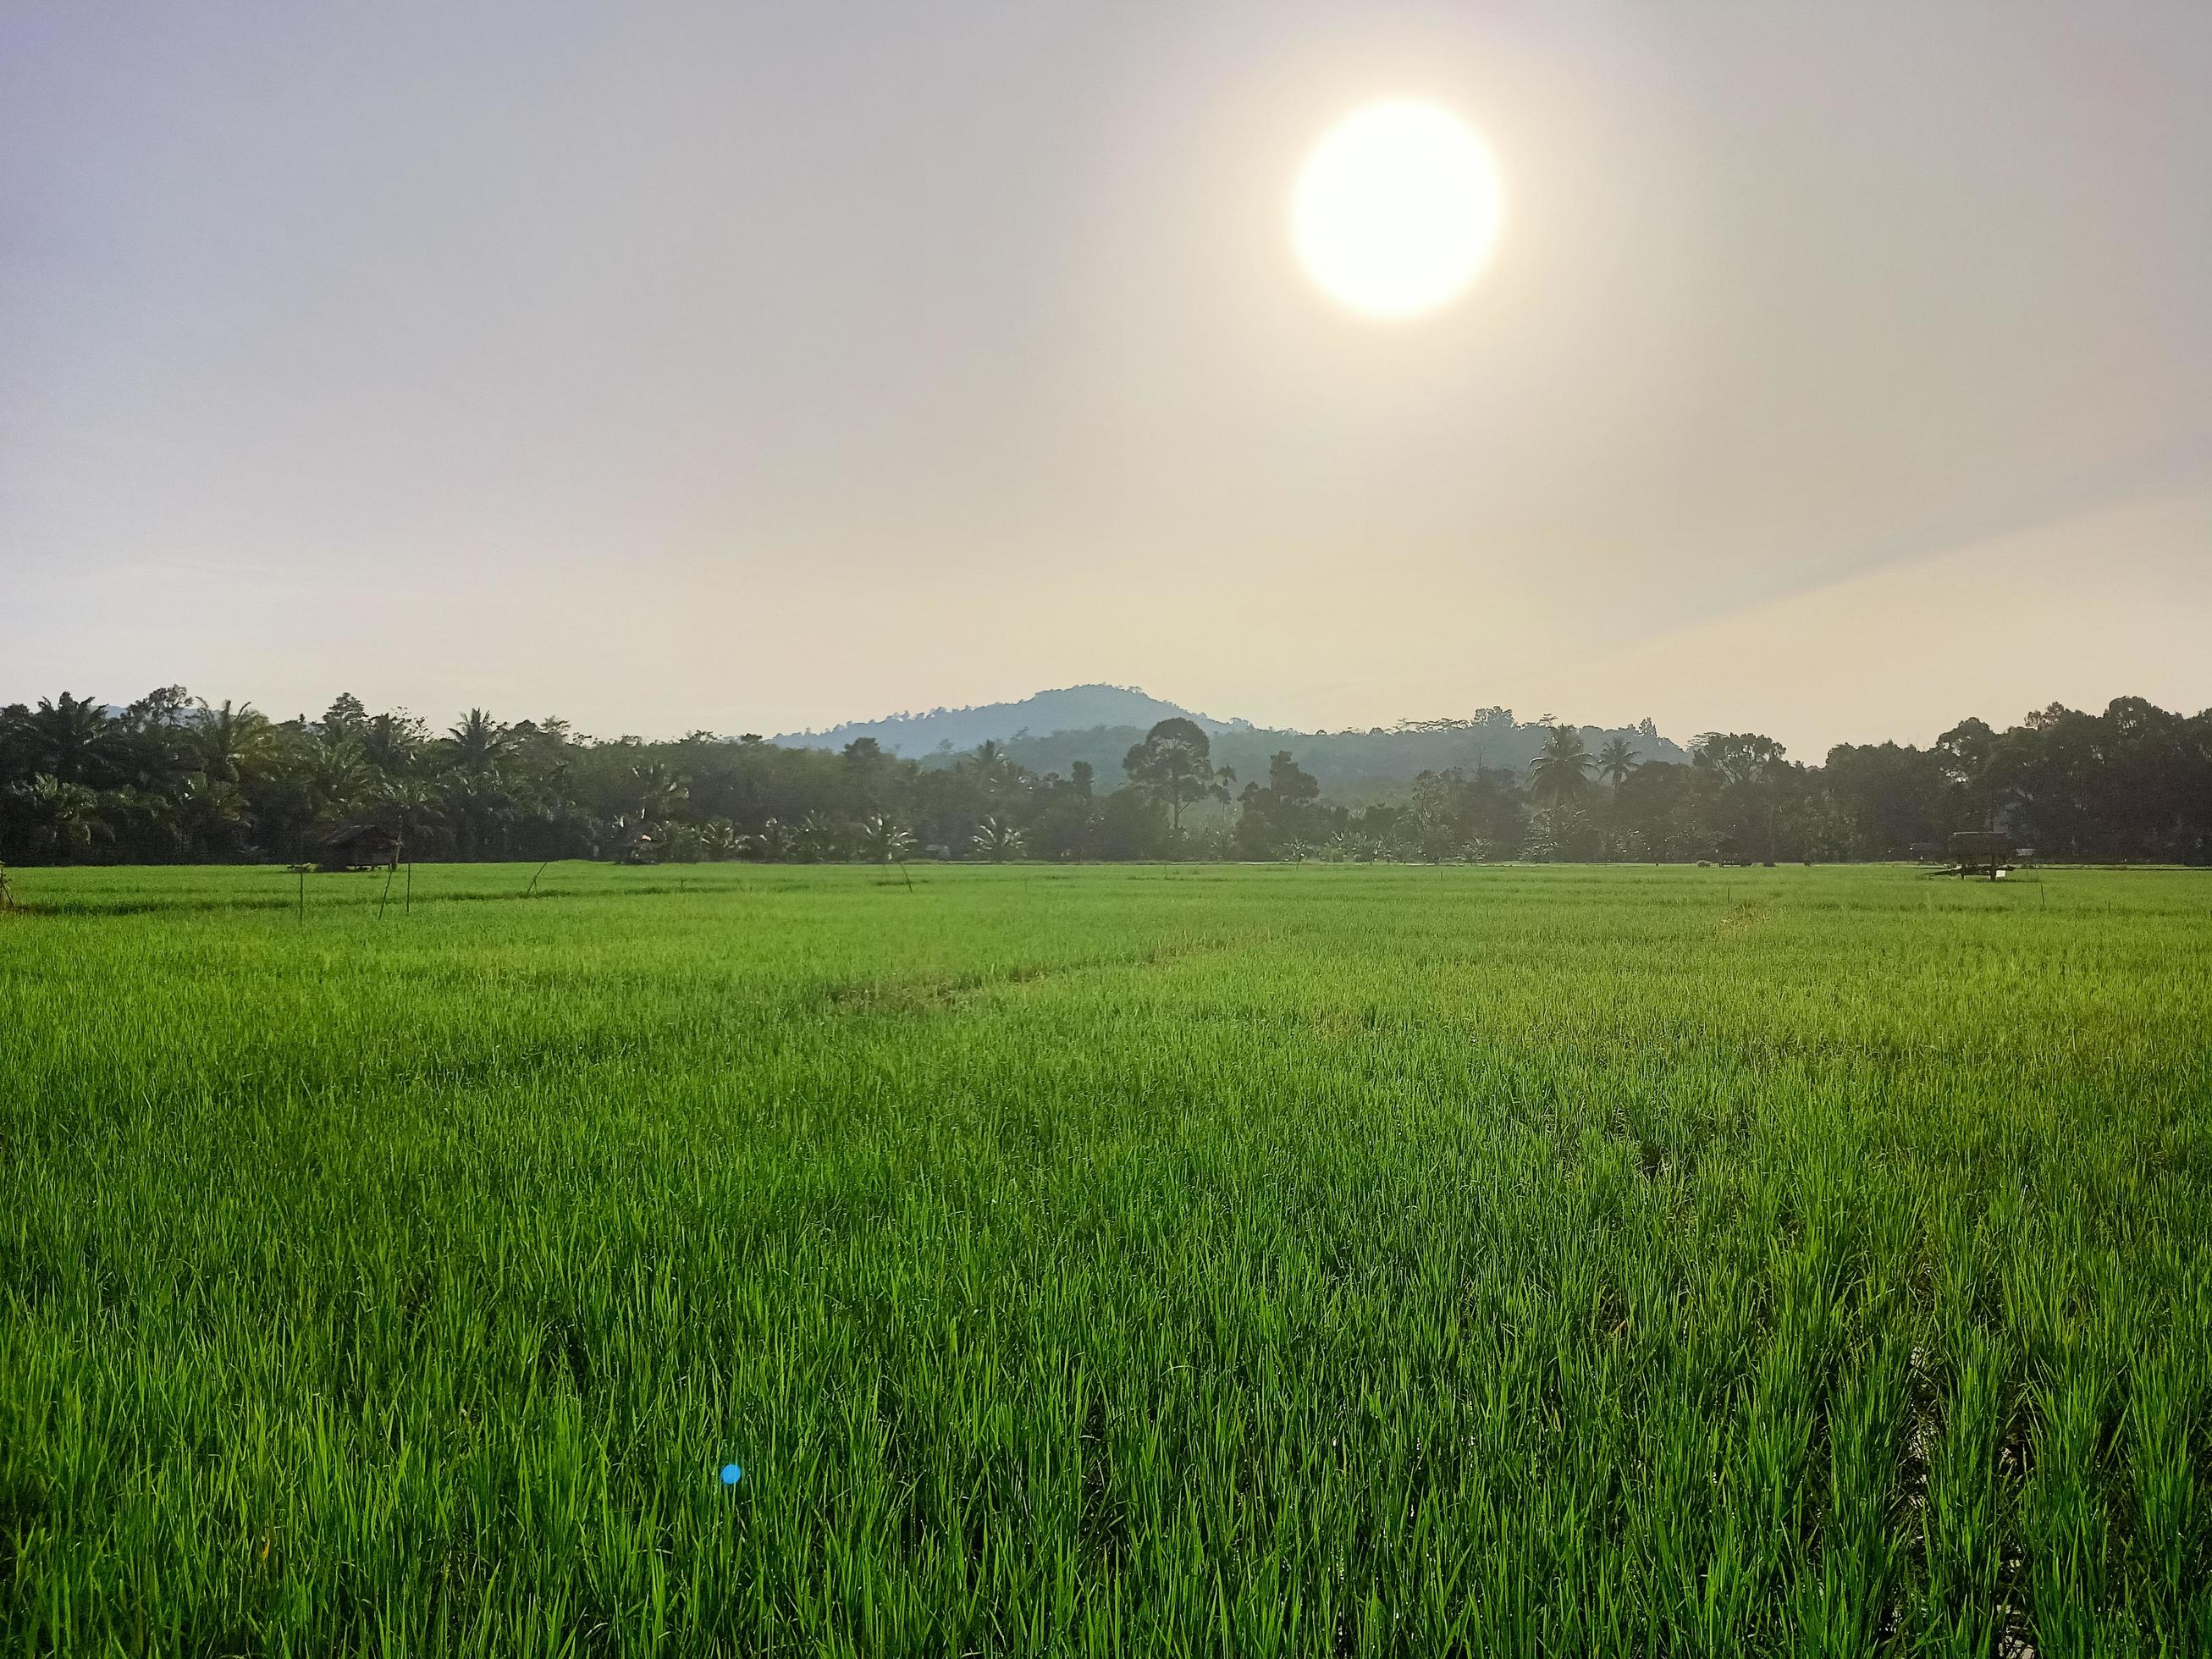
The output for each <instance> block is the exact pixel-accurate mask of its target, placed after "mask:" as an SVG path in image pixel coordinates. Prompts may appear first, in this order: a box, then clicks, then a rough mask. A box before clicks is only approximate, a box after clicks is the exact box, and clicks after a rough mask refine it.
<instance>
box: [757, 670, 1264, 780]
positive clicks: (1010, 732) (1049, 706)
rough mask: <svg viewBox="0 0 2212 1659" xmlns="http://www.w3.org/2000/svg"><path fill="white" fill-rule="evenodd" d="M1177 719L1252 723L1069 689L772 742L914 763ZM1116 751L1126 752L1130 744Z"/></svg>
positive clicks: (1149, 699)
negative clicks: (871, 752) (857, 748)
mask: <svg viewBox="0 0 2212 1659" xmlns="http://www.w3.org/2000/svg"><path fill="white" fill-rule="evenodd" d="M1176 714H1180V715H1182V717H1183V718H1184V719H1185V720H1195V721H1197V722H1198V724H1199V725H1200V726H1204V727H1205V728H1206V731H1207V732H1209V733H1211V734H1214V735H1218V734H1220V733H1222V732H1249V731H1250V730H1251V729H1252V723H1251V722H1250V721H1249V720H1215V719H1213V718H1212V716H1211V715H1208V714H1198V713H1196V712H1194V710H1191V709H1188V708H1182V707H1180V706H1179V705H1177V704H1175V703H1171V702H1162V701H1161V700H1160V699H1159V698H1158V697H1154V696H1147V695H1146V693H1144V692H1142V691H1140V690H1138V689H1137V688H1136V687H1135V686H1133V685H1070V686H1063V687H1062V688H1060V690H1056V691H1040V692H1038V693H1037V694H1036V696H1030V697H1024V698H1023V699H1022V700H1021V701H1020V702H987V703H982V704H980V705H978V706H976V707H975V708H933V709H931V710H930V711H929V712H928V713H927V714H889V715H886V716H884V718H883V719H882V720H848V721H847V722H846V723H845V724H844V725H842V726H831V727H830V728H829V730H828V731H826V732H785V733H784V734H783V735H782V736H781V737H778V738H774V739H773V741H774V742H775V743H777V744H781V746H782V747H784V748H787V749H842V748H843V747H844V746H845V745H846V744H848V743H851V742H853V741H854V739H855V738H874V739H875V740H876V741H877V742H878V743H879V744H882V745H883V747H884V750H885V751H886V752H887V753H890V754H894V755H905V756H909V757H917V758H918V757H921V756H924V755H928V754H931V753H933V752H934V751H936V750H939V749H942V748H944V747H945V746H946V745H947V744H950V745H951V747H952V748H954V749H956V750H957V749H973V748H974V747H975V745H976V744H979V743H982V742H984V741H985V740H987V739H989V740H992V741H995V742H999V743H1011V742H1013V741H1014V740H1015V739H1017V738H1028V737H1031V736H1050V735H1051V734H1052V733H1054V732H1080V731H1085V730H1089V729H1091V728H1094V727H1099V726H1113V727H1121V726H1134V727H1136V728H1138V731H1137V735H1138V737H1142V736H1143V735H1144V733H1145V732H1146V730H1148V729H1149V728H1150V727H1152V726H1153V725H1155V724H1157V723H1158V721H1161V720H1166V719H1168V718H1169V717H1170V715H1176ZM1130 741H1131V742H1133V741H1135V739H1134V738H1132V739H1131V740H1130ZM1121 747H1122V749H1127V747H1128V744H1126V743H1125V744H1122V746H1121ZM1114 758H1115V764H1116V765H1119V764H1120V763H1121V750H1115V756H1114Z"/></svg>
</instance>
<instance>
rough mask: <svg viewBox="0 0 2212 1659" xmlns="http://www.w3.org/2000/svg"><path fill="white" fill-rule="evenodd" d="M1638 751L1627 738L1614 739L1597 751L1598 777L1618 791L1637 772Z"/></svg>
mask: <svg viewBox="0 0 2212 1659" xmlns="http://www.w3.org/2000/svg"><path fill="white" fill-rule="evenodd" d="M1636 767H1637V755H1636V750H1633V749H1632V748H1631V747H1629V744H1628V739H1627V738H1613V739H1612V740H1611V741H1610V742H1608V743H1607V744H1606V746H1605V747H1604V748H1602V749H1601V750H1598V751H1597V775H1598V776H1600V777H1601V778H1603V779H1604V780H1605V781H1607V783H1609V784H1611V785H1612V786H1613V787H1614V788H1616V789H1618V788H1620V786H1621V785H1622V784H1624V783H1626V782H1627V781H1628V780H1629V779H1630V777H1631V776H1632V775H1634V773H1635V771H1636Z"/></svg>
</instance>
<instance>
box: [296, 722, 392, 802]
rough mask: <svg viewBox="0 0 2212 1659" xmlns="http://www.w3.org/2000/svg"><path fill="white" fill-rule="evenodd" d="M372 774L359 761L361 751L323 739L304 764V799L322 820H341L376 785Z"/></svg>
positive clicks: (342, 742)
mask: <svg viewBox="0 0 2212 1659" xmlns="http://www.w3.org/2000/svg"><path fill="white" fill-rule="evenodd" d="M375 781H376V780H375V775H374V773H372V772H371V771H370V770H369V769H368V766H367V765H366V764H365V763H363V762H362V757H361V750H360V749H359V748H358V747H356V745H355V744H353V743H352V742H350V741H349V740H348V739H346V738H325V739H323V740H322V741H321V742H319V743H318V744H315V746H314V749H313V752H312V755H311V757H310V758H309V760H308V763H307V797H308V799H310V800H312V801H313V803H314V805H315V810H316V811H317V812H319V813H320V814H322V815H323V816H324V817H342V816H343V815H344V814H345V813H346V812H348V811H350V810H352V807H353V805H354V803H355V802H356V801H357V800H359V799H361V798H362V796H363V795H365V794H367V793H368V790H369V788H370V787H371V785H373V784H374V782H375Z"/></svg>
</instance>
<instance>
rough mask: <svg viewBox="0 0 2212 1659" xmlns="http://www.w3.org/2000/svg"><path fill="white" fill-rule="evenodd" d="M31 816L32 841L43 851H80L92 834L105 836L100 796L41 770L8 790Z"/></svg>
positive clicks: (87, 845)
mask: <svg viewBox="0 0 2212 1659" xmlns="http://www.w3.org/2000/svg"><path fill="white" fill-rule="evenodd" d="M9 793H10V794H12V795H13V796H14V797H15V799H16V800H17V801H19V802H21V805H22V806H23V809H24V811H25V816H27V817H28V818H29V819H30V820H31V845H32V846H33V847H34V848H37V849H38V850H39V851H40V852H42V853H59V854H64V855H67V854H71V853H82V852H83V851H84V850H85V848H88V847H90V846H91V845H92V843H93V840H94V837H95V836H106V834H107V826H106V824H105V823H102V822H101V821H100V797H99V796H98V795H96V794H94V793H93V792H92V791H91V790H90V789H88V788H87V787H85V786H84V785H82V784H81V783H70V782H66V781H64V780H62V779H60V778H58V777H56V776H54V775H53V774H52V773H51V772H41V773H40V774H39V775H37V776H36V777H34V778H33V779H32V780H31V781H29V782H28V783H19V784H17V785H15V787H14V788H13V789H11V790H10V791H9Z"/></svg>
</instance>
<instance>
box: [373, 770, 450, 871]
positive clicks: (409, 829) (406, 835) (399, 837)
mask: <svg viewBox="0 0 2212 1659" xmlns="http://www.w3.org/2000/svg"><path fill="white" fill-rule="evenodd" d="M372 805H373V810H374V814H375V817H376V820H377V822H378V823H381V824H382V825H384V827H385V828H386V829H390V830H391V831H392V837H393V840H392V848H393V850H392V862H393V863H394V864H398V862H399V861H400V860H402V859H403V858H404V857H405V855H406V850H407V848H409V847H410V846H411V845H413V844H414V843H415V842H416V839H417V838H418V837H419V836H422V833H423V831H425V830H427V829H433V828H435V827H436V826H437V825H439V824H441V823H444V822H445V821H446V815H445V813H444V811H442V810H441V806H440V804H439V800H438V797H437V795H436V794H435V793H434V792H433V791H432V790H431V788H430V787H429V786H428V784H425V783H422V782H420V781H417V780H416V779H413V778H392V779H389V780H387V781H386V783H385V784H384V786H383V787H381V788H380V789H379V790H378V791H377V792H376V794H375V796H374V800H373V803H372Z"/></svg>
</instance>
